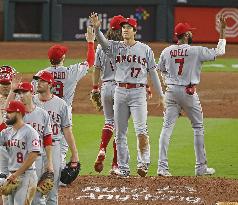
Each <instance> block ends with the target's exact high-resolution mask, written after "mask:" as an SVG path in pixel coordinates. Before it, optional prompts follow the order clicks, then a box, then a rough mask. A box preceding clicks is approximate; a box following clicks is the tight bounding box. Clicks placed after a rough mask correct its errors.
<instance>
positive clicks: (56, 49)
mask: <svg viewBox="0 0 238 205" xmlns="http://www.w3.org/2000/svg"><path fill="white" fill-rule="evenodd" d="M67 51H68V48H67V47H65V46H62V45H59V44H57V45H54V46H51V47H50V48H49V50H48V57H49V59H50V60H51V59H52V60H56V61H58V60H60V59H61V58H62V56H63V55H64V54H65V53H66V52H67Z"/></svg>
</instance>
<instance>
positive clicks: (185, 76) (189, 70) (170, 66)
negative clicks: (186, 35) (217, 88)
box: [158, 44, 216, 86]
mask: <svg viewBox="0 0 238 205" xmlns="http://www.w3.org/2000/svg"><path fill="white" fill-rule="evenodd" d="M215 58H216V52H215V49H209V48H206V47H202V46H190V45H188V44H182V45H171V46H169V47H167V48H165V49H164V50H163V51H162V53H161V55H160V59H159V62H158V69H159V70H160V71H161V72H162V73H163V74H164V77H165V83H166V84H167V85H185V86H186V85H189V84H190V83H191V84H198V83H199V82H200V73H201V65H202V63H203V62H204V61H212V60H215ZM171 59H172V60H171Z"/></svg>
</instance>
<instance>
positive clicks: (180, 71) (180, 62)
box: [175, 58, 184, 75]
mask: <svg viewBox="0 0 238 205" xmlns="http://www.w3.org/2000/svg"><path fill="white" fill-rule="evenodd" d="M175 63H179V70H178V75H182V72H183V64H184V58H176V59H175Z"/></svg>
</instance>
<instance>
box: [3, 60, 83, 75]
mask: <svg viewBox="0 0 238 205" xmlns="http://www.w3.org/2000/svg"><path fill="white" fill-rule="evenodd" d="M77 62H79V61H78V59H67V60H66V61H65V65H66V66H67V65H71V64H75V63H77ZM80 62H81V61H80ZM0 65H11V66H12V67H14V68H15V69H16V70H17V71H18V72H20V73H37V72H38V71H39V70H42V69H43V68H46V67H48V66H49V65H50V63H49V60H48V59H31V60H17V59H16V60H3V59H0Z"/></svg>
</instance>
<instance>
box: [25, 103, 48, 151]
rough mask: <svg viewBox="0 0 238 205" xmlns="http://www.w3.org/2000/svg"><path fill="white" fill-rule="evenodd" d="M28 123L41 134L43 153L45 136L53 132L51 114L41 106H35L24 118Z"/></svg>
mask: <svg viewBox="0 0 238 205" xmlns="http://www.w3.org/2000/svg"><path fill="white" fill-rule="evenodd" d="M23 120H24V122H25V123H26V124H29V125H31V126H32V127H33V128H34V129H35V130H36V131H37V132H38V134H39V137H40V147H41V153H43V137H44V136H47V135H49V134H52V129H51V121H50V116H49V114H48V113H47V112H46V111H45V110H43V109H42V108H40V107H37V106H36V107H35V109H34V110H33V111H32V112H28V113H26V114H25V116H24V118H23Z"/></svg>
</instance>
